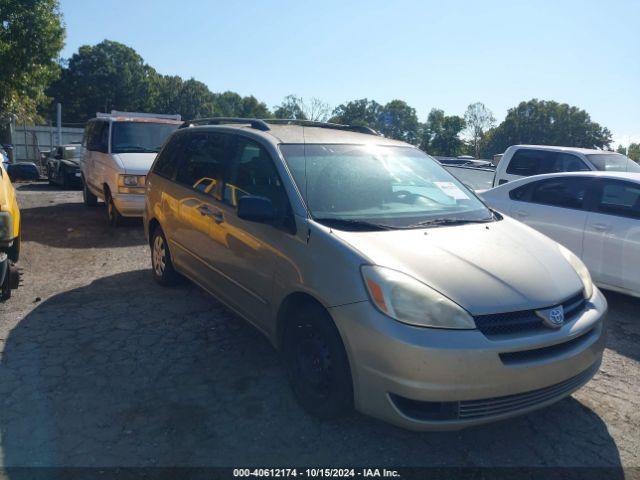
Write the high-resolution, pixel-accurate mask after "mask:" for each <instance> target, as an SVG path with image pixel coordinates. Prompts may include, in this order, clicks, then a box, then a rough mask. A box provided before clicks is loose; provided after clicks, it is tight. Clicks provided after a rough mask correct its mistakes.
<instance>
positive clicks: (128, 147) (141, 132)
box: [111, 122, 178, 153]
mask: <svg viewBox="0 0 640 480" xmlns="http://www.w3.org/2000/svg"><path fill="white" fill-rule="evenodd" d="M177 128H178V125H177V124H173V123H153V122H114V123H113V130H112V132H111V152H112V153H133V152H142V153H145V152H159V151H160V147H162V144H163V143H164V141H165V140H166V138H167V137H168V136H169V135H170V134H171V133H172V132H174V131H175V130H176V129H177Z"/></svg>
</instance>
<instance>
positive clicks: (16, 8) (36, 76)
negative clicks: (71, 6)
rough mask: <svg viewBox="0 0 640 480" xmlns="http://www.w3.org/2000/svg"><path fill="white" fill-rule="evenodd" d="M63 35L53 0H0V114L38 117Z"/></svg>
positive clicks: (54, 69)
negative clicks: (39, 106)
mask: <svg viewBox="0 0 640 480" xmlns="http://www.w3.org/2000/svg"><path fill="white" fill-rule="evenodd" d="M64 36H65V31H64V26H63V24H62V15H61V14H60V10H59V7H58V2H57V1H56V0H0V117H5V118H6V117H8V116H9V115H16V116H17V117H18V118H19V120H24V121H26V120H34V119H35V118H36V117H37V107H38V105H39V104H40V103H42V102H43V101H44V100H45V99H46V96H45V89H46V87H47V86H48V85H49V83H50V82H51V81H52V80H54V79H55V78H56V77H57V75H59V70H60V69H59V66H58V64H57V63H56V58H57V56H58V54H59V53H60V50H62V47H63V45H64Z"/></svg>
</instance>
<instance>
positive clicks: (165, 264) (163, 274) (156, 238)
mask: <svg viewBox="0 0 640 480" xmlns="http://www.w3.org/2000/svg"><path fill="white" fill-rule="evenodd" d="M150 246H151V272H152V274H153V278H154V279H155V281H156V282H158V283H159V284H160V285H162V286H164V287H170V286H173V285H176V284H177V283H178V282H179V281H180V275H179V274H178V272H176V270H175V269H174V268H173V261H172V260H171V252H169V244H168V243H167V239H166V237H165V236H164V233H163V232H162V229H161V228H160V227H156V228H155V229H154V230H153V233H152V234H151V244H150Z"/></svg>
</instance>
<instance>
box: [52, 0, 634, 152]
mask: <svg viewBox="0 0 640 480" xmlns="http://www.w3.org/2000/svg"><path fill="white" fill-rule="evenodd" d="M61 7H62V12H63V14H64V18H65V23H66V25H67V43H66V47H65V49H64V50H63V54H62V55H63V57H69V56H71V54H73V53H74V52H75V51H77V49H78V47H79V46H80V45H84V44H95V43H98V42H100V41H101V40H103V39H105V38H108V39H111V40H116V41H119V42H122V43H125V44H127V45H129V46H131V47H133V48H134V49H136V50H137V51H138V53H140V54H141V55H142V57H143V58H144V59H145V60H146V61H147V63H149V64H150V65H151V66H153V67H154V68H155V69H156V70H158V71H159V72H161V73H164V74H176V75H180V76H182V77H184V78H189V77H194V78H196V79H197V80H200V81H202V82H204V83H206V84H207V85H208V86H209V88H210V89H211V90H213V91H215V92H219V91H224V90H233V91H236V92H238V93H240V94H242V95H249V94H252V95H255V96H256V97H258V98H259V99H260V100H262V101H264V102H266V103H267V105H269V106H270V107H272V106H274V105H276V104H278V103H279V102H280V101H281V99H282V98H283V97H284V96H285V95H287V94H289V93H295V94H297V95H300V96H302V97H304V98H310V97H318V98H320V99H322V100H324V101H326V102H328V103H329V104H331V105H332V106H336V105H338V104H340V103H342V102H345V101H348V100H352V99H358V98H365V97H366V98H370V99H375V100H376V101H378V102H380V103H385V102H387V101H389V100H391V99H394V98H399V99H402V100H405V101H406V102H408V103H409V104H410V105H411V106H413V107H414V108H416V110H417V111H418V116H419V117H420V119H421V120H425V119H426V116H427V114H428V113H429V110H430V109H431V108H433V107H437V108H442V109H443V110H445V112H447V113H448V114H458V115H461V114H463V112H464V110H465V108H466V106H467V105H468V104H469V103H471V102H474V101H481V102H483V103H485V104H486V105H487V106H488V107H489V108H490V109H491V110H492V111H493V112H494V114H495V116H496V118H497V119H498V120H499V121H500V120H502V119H503V118H504V115H505V114H506V111H507V109H508V108H510V107H512V106H515V105H517V104H518V102H520V101H521V100H528V99H531V98H539V99H546V100H557V101H560V102H567V103H569V104H571V105H576V106H579V107H581V108H584V109H585V110H587V111H588V112H589V113H590V114H591V117H592V119H593V120H595V121H597V122H599V123H601V124H602V125H605V126H607V127H608V128H609V129H610V130H611V131H612V132H613V134H614V139H615V140H616V142H622V143H625V144H626V143H627V142H628V139H631V140H632V141H640V30H639V29H638V19H639V18H640V1H637V0H629V1H623V0H620V1H615V0H610V1H607V2H605V1H592V0H582V1H573V0H567V1H565V0H553V1H546V0H538V1H533V0H532V1H529V2H524V1H517V0H510V1H507V0H505V1H497V0H495V1H494V0H482V1H451V0H449V1H443V0H440V1H425V0H395V1H392V0H387V1H378V0H367V1H354V0H350V1H345V0H342V1H340V0H322V1H315V2H311V1H305V0H297V1H294V0H279V1H278V0H244V1H232V0H227V1H214V0H187V1H177V0H126V1H125V0H101V1H98V0H61Z"/></svg>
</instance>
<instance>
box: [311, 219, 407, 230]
mask: <svg viewBox="0 0 640 480" xmlns="http://www.w3.org/2000/svg"><path fill="white" fill-rule="evenodd" d="M314 220H315V221H317V222H320V223H322V224H324V225H326V226H328V227H331V226H334V227H336V228H339V227H347V228H352V229H359V230H394V229H395V227H393V226H391V225H384V224H382V223H374V222H368V221H366V220H356V219H352V218H332V217H324V218H323V217H320V218H314Z"/></svg>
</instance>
